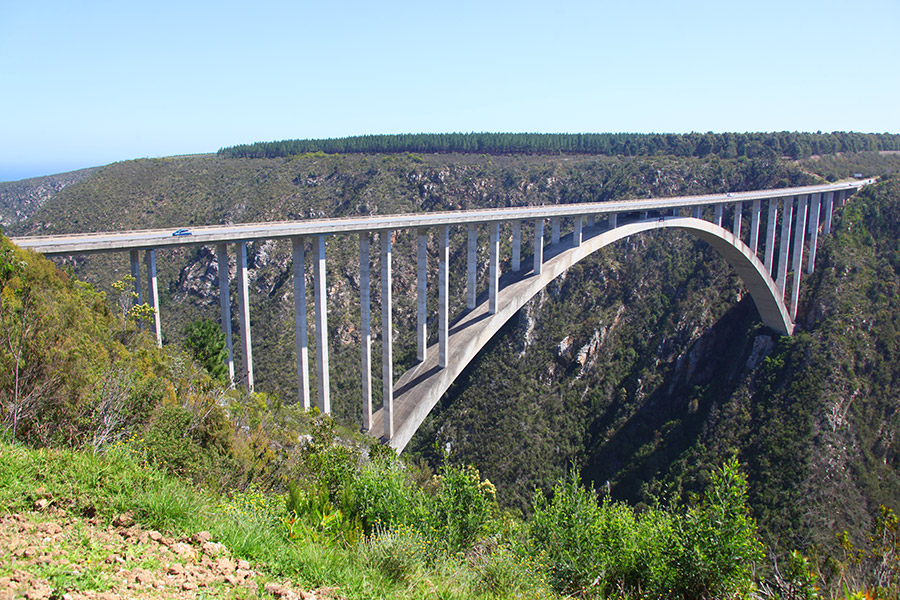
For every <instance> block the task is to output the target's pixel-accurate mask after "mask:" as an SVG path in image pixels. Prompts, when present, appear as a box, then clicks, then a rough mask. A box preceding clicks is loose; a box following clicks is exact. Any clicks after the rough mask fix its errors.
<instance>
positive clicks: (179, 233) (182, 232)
mask: <svg viewBox="0 0 900 600" xmlns="http://www.w3.org/2000/svg"><path fill="white" fill-rule="evenodd" d="M172 235H173V236H175V237H180V236H182V235H191V230H190V229H184V228H181V229H176V230H175V231H173V232H172Z"/></svg>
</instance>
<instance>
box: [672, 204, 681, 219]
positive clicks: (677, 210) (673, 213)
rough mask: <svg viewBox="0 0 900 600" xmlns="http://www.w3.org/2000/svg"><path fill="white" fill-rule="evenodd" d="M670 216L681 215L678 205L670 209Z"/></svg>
mask: <svg viewBox="0 0 900 600" xmlns="http://www.w3.org/2000/svg"><path fill="white" fill-rule="evenodd" d="M672 216H673V217H680V216H681V207H680V206H677V207H675V208H673V209H672Z"/></svg>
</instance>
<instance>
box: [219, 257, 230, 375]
mask: <svg viewBox="0 0 900 600" xmlns="http://www.w3.org/2000/svg"><path fill="white" fill-rule="evenodd" d="M216 267H217V268H218V270H219V314H220V318H221V320H222V333H224V334H225V349H226V350H227V351H228V355H227V356H226V357H225V366H226V367H227V368H228V383H229V385H234V341H233V340H232V338H231V290H230V289H229V286H228V246H227V245H226V244H216Z"/></svg>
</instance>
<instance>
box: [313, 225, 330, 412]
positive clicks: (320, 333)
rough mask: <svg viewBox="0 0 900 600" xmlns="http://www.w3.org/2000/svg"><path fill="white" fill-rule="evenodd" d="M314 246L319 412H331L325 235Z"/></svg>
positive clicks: (317, 237) (319, 237)
mask: <svg viewBox="0 0 900 600" xmlns="http://www.w3.org/2000/svg"><path fill="white" fill-rule="evenodd" d="M313 247H314V248H315V256H314V257H313V305H314V310H315V313H316V314H315V319H316V377H317V379H318V383H319V385H318V387H319V412H322V413H325V414H327V413H330V412H331V377H330V372H329V369H328V298H327V295H326V294H327V290H328V287H327V286H326V282H325V236H324V235H317V236H316V240H315V242H314V245H313Z"/></svg>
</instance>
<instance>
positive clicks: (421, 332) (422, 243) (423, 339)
mask: <svg viewBox="0 0 900 600" xmlns="http://www.w3.org/2000/svg"><path fill="white" fill-rule="evenodd" d="M416 241H417V242H418V243H417V251H416V265H417V267H418V268H417V269H416V345H417V348H416V358H417V359H418V360H419V361H420V362H424V361H425V357H426V355H427V353H428V298H427V296H426V294H425V292H426V291H427V289H426V288H427V285H428V284H427V279H428V230H427V229H424V228H423V229H419V230H418V231H417V232H416Z"/></svg>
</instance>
